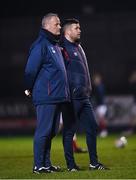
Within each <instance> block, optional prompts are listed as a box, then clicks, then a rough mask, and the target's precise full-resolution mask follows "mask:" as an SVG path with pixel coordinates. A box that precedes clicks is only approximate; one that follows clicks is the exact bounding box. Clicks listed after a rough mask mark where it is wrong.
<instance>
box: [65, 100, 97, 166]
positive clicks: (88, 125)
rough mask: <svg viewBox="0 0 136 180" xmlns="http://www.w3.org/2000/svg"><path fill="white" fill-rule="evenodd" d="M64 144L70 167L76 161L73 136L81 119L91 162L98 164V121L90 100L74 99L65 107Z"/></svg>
mask: <svg viewBox="0 0 136 180" xmlns="http://www.w3.org/2000/svg"><path fill="white" fill-rule="evenodd" d="M62 115H63V124H64V125H63V126H64V127H63V128H64V129H63V145H64V153H65V158H66V163H67V167H68V168H73V167H74V165H75V164H76V163H75V160H74V156H73V146H72V141H73V136H74V133H75V131H76V123H78V121H80V123H81V124H82V127H83V128H84V130H85V133H86V143H87V147H88V151H89V158H90V163H91V164H93V165H95V164H97V162H98V160H97V147H96V146H97V144H96V141H97V138H96V137H97V128H98V125H97V122H96V119H95V115H94V111H93V108H92V104H91V102H90V100H89V99H88V98H87V99H82V100H73V101H72V103H67V107H66V106H65V107H63V110H62Z"/></svg>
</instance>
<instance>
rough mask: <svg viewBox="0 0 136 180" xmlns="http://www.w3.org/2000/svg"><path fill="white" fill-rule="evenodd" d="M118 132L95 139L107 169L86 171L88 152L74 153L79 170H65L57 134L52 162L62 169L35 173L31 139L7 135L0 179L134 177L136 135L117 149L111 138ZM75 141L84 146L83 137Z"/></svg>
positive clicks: (1, 143) (1, 145)
mask: <svg viewBox="0 0 136 180" xmlns="http://www.w3.org/2000/svg"><path fill="white" fill-rule="evenodd" d="M116 138H117V135H110V136H108V137H107V138H104V139H100V138H98V155H99V160H100V161H101V162H102V163H104V164H105V165H107V166H108V167H110V170H108V171H89V170H88V166H89V158H88V153H87V154H75V159H76V162H77V164H78V165H79V166H80V167H81V168H82V171H78V172H67V169H66V164H65V159H64V154H63V147H62V140H61V139H62V138H61V136H57V137H56V138H54V140H53V144H52V157H51V158H52V162H53V164H54V165H60V166H61V167H62V168H63V172H59V173H52V174H40V175H36V174H33V173H32V165H33V152H32V146H33V144H32V143H33V138H32V137H9V138H1V139H0V179H7V178H10V179H136V142H135V140H136V135H133V136H129V137H128V138H127V139H128V145H127V146H126V147H125V148H122V149H117V148H115V146H114V141H115V139H116ZM78 143H79V144H80V145H81V146H82V147H86V144H85V137H84V136H78Z"/></svg>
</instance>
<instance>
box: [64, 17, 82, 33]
mask: <svg viewBox="0 0 136 180" xmlns="http://www.w3.org/2000/svg"><path fill="white" fill-rule="evenodd" d="M78 23H79V20H78V19H75V18H71V19H65V21H64V22H63V24H62V28H63V32H65V30H66V28H67V27H68V26H69V25H71V24H78Z"/></svg>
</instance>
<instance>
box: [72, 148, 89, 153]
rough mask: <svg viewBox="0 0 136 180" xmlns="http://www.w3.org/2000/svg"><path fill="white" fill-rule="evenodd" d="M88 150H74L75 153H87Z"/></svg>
mask: <svg viewBox="0 0 136 180" xmlns="http://www.w3.org/2000/svg"><path fill="white" fill-rule="evenodd" d="M87 152H88V150H87V149H83V148H76V149H75V150H74V153H87Z"/></svg>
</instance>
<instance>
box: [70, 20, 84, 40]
mask: <svg viewBox="0 0 136 180" xmlns="http://www.w3.org/2000/svg"><path fill="white" fill-rule="evenodd" d="M68 33H69V36H70V38H71V40H72V41H73V42H75V41H77V40H79V39H80V36H81V29H80V24H79V23H78V24H71V25H70V27H69V32H68Z"/></svg>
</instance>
